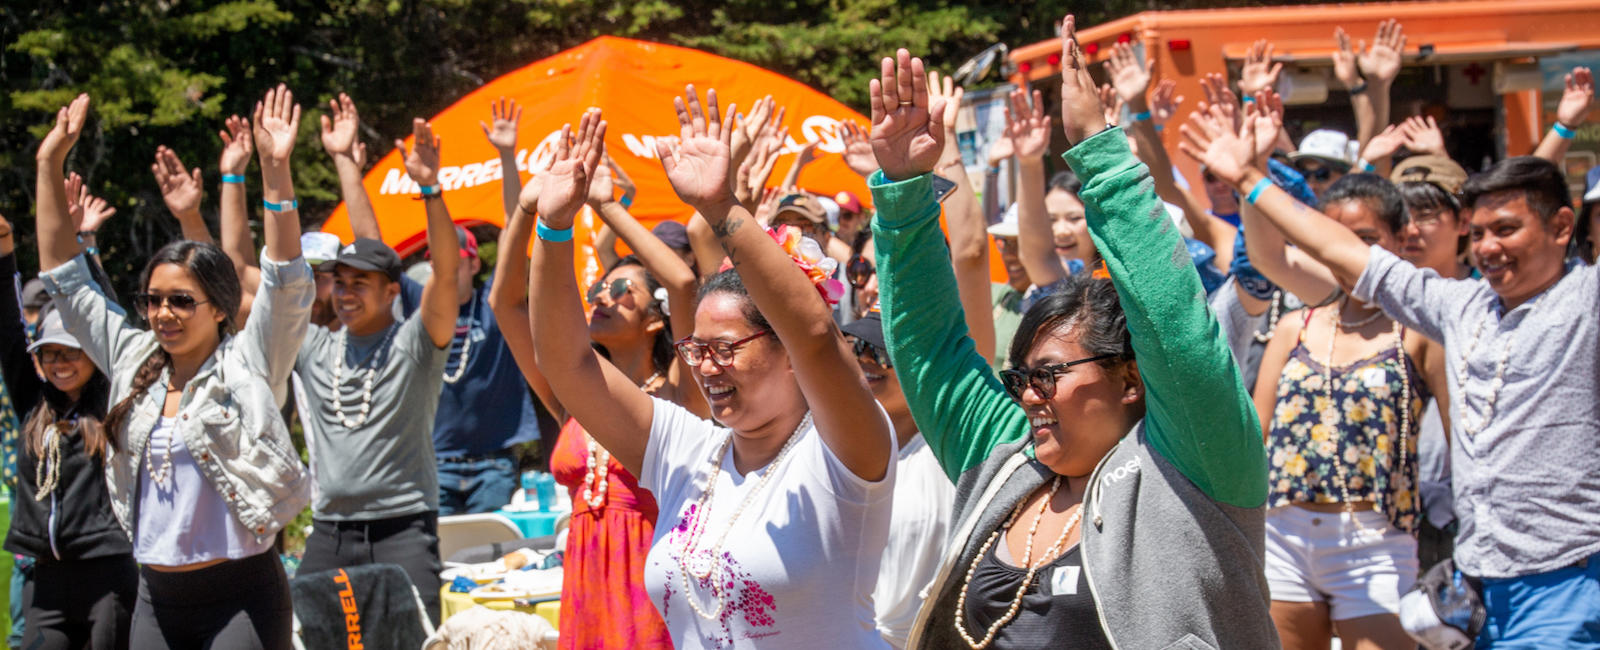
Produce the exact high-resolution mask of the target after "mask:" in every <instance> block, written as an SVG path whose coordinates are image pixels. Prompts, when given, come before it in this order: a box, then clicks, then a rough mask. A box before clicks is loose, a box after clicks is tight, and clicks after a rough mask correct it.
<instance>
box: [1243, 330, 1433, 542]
mask: <svg viewBox="0 0 1600 650" xmlns="http://www.w3.org/2000/svg"><path fill="white" fill-rule="evenodd" d="M1310 320H1311V310H1307V314H1306V321H1307V323H1309V322H1310ZM1305 329H1306V328H1304V327H1302V328H1301V329H1300V341H1299V343H1298V344H1296V345H1295V347H1294V351H1293V352H1291V353H1290V355H1289V360H1288V362H1287V363H1285V364H1284V366H1283V374H1282V375H1281V376H1280V377H1279V378H1278V400H1277V406H1276V407H1274V409H1273V417H1272V422H1271V428H1270V430H1269V432H1268V434H1267V435H1268V439H1267V451H1268V453H1269V455H1270V465H1269V467H1268V469H1267V471H1268V474H1267V481H1268V487H1269V490H1270V491H1269V495H1268V497H1267V506H1268V507H1269V508H1276V507H1278V506H1284V505H1289V504H1292V503H1343V502H1344V501H1345V499H1346V498H1348V499H1349V500H1350V501H1371V502H1373V503H1374V504H1376V509H1377V510H1378V511H1380V512H1383V513H1384V514H1385V515H1386V516H1387V517H1388V519H1389V522H1390V523H1391V524H1393V525H1394V526H1396V527H1398V528H1400V529H1401V530H1404V531H1406V532H1408V533H1410V532H1416V529H1417V522H1418V513H1419V510H1420V504H1419V502H1418V495H1417V488H1416V483H1417V430H1418V427H1419V422H1420V421H1421V419H1422V412H1423V407H1424V405H1426V404H1427V400H1428V399H1429V398H1430V397H1431V395H1430V394H1429V392H1428V388H1427V386H1426V385H1424V384H1423V383H1422V379H1421V377H1420V376H1419V375H1418V374H1417V369H1416V363H1414V362H1412V360H1411V358H1410V356H1409V355H1407V354H1405V353H1404V351H1402V350H1400V349H1397V348H1395V347H1391V348H1388V349H1386V350H1384V351H1383V352H1380V353H1378V354H1376V355H1373V356H1371V357H1367V358H1365V359H1362V360H1359V361H1356V362H1355V363H1351V364H1348V365H1346V366H1344V367H1340V368H1333V369H1332V372H1331V374H1330V372H1329V369H1328V367H1327V366H1326V365H1325V364H1324V363H1323V362H1322V361H1319V360H1317V359H1316V358H1314V357H1313V356H1312V354H1311V351H1310V350H1309V349H1308V348H1307V347H1306V344H1305ZM1400 335H1401V337H1402V339H1403V338H1404V336H1405V331H1404V330H1403V329H1402V330H1401V331H1400ZM1402 373H1404V374H1402ZM1329 377H1332V385H1331V390H1330V387H1329V384H1328V380H1329ZM1408 384H1409V386H1408ZM1402 394H1406V397H1409V398H1410V399H1409V401H1410V404H1407V405H1406V408H1404V409H1402V406H1401V399H1402V397H1401V396H1402ZM1402 419H1404V420H1406V422H1405V426H1404V430H1402V422H1401V420H1402ZM1341 465H1342V467H1341ZM1341 470H1342V471H1341ZM1346 495H1348V496H1346Z"/></svg>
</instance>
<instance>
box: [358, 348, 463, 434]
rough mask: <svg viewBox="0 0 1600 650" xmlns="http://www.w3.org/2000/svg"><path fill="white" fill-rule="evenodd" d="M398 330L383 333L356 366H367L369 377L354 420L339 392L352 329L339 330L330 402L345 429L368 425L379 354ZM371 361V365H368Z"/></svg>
mask: <svg viewBox="0 0 1600 650" xmlns="http://www.w3.org/2000/svg"><path fill="white" fill-rule="evenodd" d="M396 329H399V327H398V325H396V324H391V325H390V326H389V329H387V330H385V331H384V333H383V342H381V343H379V344H378V346H377V347H375V348H372V351H371V352H368V353H367V358H366V359H363V360H361V362H359V363H357V364H356V369H357V370H360V369H361V367H362V366H367V376H366V378H365V379H363V380H362V381H361V412H360V413H359V414H358V415H356V419H354V420H351V419H350V418H348V417H345V414H344V393H343V392H341V391H340V390H339V388H340V386H341V385H342V384H343V383H344V352H345V349H346V348H347V346H348V344H349V339H350V328H348V327H342V328H340V329H339V342H338V343H335V344H334V347H336V348H338V350H339V354H338V355H336V356H337V359H336V360H335V361H334V364H333V385H332V386H331V387H330V388H329V390H330V391H332V393H333V399H332V400H330V401H332V402H333V413H334V414H335V415H337V416H339V422H341V423H343V424H344V426H345V428H347V429H355V428H358V427H360V426H361V425H363V424H366V423H367V415H368V414H369V413H370V412H371V411H372V379H373V378H374V377H376V376H377V375H378V352H379V351H380V350H383V349H385V348H387V347H389V342H390V341H391V340H393V339H394V331H395V330H396ZM469 338H470V337H469ZM369 361H370V362H371V365H367V362H369Z"/></svg>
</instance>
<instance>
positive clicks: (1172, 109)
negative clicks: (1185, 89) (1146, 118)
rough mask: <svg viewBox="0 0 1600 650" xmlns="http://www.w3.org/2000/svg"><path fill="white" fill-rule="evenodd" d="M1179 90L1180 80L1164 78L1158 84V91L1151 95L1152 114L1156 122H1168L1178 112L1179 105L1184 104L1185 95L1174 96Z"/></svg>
mask: <svg viewBox="0 0 1600 650" xmlns="http://www.w3.org/2000/svg"><path fill="white" fill-rule="evenodd" d="M1177 90H1178V82H1176V81H1173V80H1171V79H1162V80H1161V83H1158V84H1156V92H1155V94H1153V95H1151V96H1150V116H1151V117H1152V118H1153V119H1154V120H1155V123H1156V124H1166V123H1167V121H1168V120H1171V119H1172V117H1173V116H1174V115H1177V114H1178V107H1179V106H1182V105H1183V95H1178V96H1176V97H1174V96H1173V94H1174V93H1175V92H1177Z"/></svg>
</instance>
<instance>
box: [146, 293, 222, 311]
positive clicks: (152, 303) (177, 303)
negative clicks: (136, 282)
mask: <svg viewBox="0 0 1600 650" xmlns="http://www.w3.org/2000/svg"><path fill="white" fill-rule="evenodd" d="M205 303H206V301H204V300H195V299H194V296H191V295H189V294H186V293H168V294H160V293H136V294H133V304H134V307H136V308H137V309H138V310H139V315H141V316H149V315H150V314H152V313H155V312H158V311H161V306H162V305H166V306H167V309H170V310H172V313H173V314H175V315H177V316H181V317H188V316H190V315H192V314H194V308H195V307H198V306H200V305H203V304H205Z"/></svg>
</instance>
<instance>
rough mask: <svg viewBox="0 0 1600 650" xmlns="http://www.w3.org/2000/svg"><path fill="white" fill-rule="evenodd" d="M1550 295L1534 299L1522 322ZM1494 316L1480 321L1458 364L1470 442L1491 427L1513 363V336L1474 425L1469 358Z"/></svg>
mask: <svg viewBox="0 0 1600 650" xmlns="http://www.w3.org/2000/svg"><path fill="white" fill-rule="evenodd" d="M1548 295H1550V291H1549V290H1546V291H1545V292H1544V293H1542V294H1539V297H1538V298H1536V299H1534V301H1533V305H1532V306H1530V307H1528V315H1527V316H1524V317H1523V318H1522V320H1523V321H1527V320H1528V319H1529V318H1532V317H1533V310H1535V309H1538V308H1539V303H1541V302H1544V297H1545V296H1548ZM1493 316H1494V315H1493V314H1484V316H1483V320H1480V321H1478V329H1477V330H1475V331H1474V332H1473V333H1472V343H1469V344H1467V345H1466V346H1465V347H1463V348H1462V350H1461V360H1460V362H1459V363H1457V364H1456V390H1457V392H1459V393H1461V433H1462V435H1464V436H1466V438H1467V439H1468V440H1471V439H1472V438H1474V437H1476V436H1477V435H1478V432H1480V431H1483V428H1484V427H1486V426H1489V420H1492V419H1494V404H1495V402H1497V401H1499V400H1500V389H1502V388H1505V385H1506V365H1507V364H1508V363H1510V361H1511V343H1512V342H1513V341H1515V340H1516V337H1513V336H1507V337H1506V347H1505V349H1504V350H1501V352H1500V361H1499V362H1498V363H1496V364H1495V368H1494V379H1493V380H1492V381H1490V382H1489V400H1488V402H1487V404H1486V405H1485V406H1484V409H1483V417H1481V418H1478V421H1477V423H1473V422H1472V414H1471V413H1468V412H1467V357H1468V356H1470V355H1471V354H1472V351H1473V350H1476V349H1477V348H1478V341H1479V340H1480V339H1482V338H1483V328H1484V327H1485V326H1487V325H1488V324H1489V320H1490V318H1492V317H1493Z"/></svg>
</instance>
